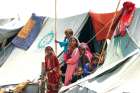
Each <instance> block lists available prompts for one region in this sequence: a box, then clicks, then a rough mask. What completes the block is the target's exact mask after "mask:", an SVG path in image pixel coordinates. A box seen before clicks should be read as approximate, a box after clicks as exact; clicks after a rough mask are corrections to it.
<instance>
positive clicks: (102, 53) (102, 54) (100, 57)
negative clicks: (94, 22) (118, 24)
mask: <svg viewBox="0 0 140 93" xmlns="http://www.w3.org/2000/svg"><path fill="white" fill-rule="evenodd" d="M120 2H121V0H119V2H118V4H117V7H116V10H115V14H114V16H113V18H112V22H111V25H110V27H109V30H108V33H107V36H106V38H107V37H108V36H109V33H110V31H111V28H112V26H113V23H114V20H115V18H116V16H117V10H118V8H119V5H120ZM106 43H107V41H106V40H105V42H104V44H103V48H102V50H101V54H100V56H99V62H101V61H102V58H103V56H104V49H105V46H106Z"/></svg>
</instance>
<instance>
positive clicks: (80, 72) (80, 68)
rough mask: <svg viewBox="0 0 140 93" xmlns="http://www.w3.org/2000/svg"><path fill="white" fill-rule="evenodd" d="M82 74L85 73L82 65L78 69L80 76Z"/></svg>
mask: <svg viewBox="0 0 140 93" xmlns="http://www.w3.org/2000/svg"><path fill="white" fill-rule="evenodd" d="M82 74H83V69H82V67H78V69H77V75H78V76H80V75H82Z"/></svg>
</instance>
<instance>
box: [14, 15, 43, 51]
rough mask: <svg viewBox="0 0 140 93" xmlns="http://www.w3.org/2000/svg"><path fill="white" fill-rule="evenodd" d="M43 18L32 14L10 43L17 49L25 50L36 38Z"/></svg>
mask: <svg viewBox="0 0 140 93" xmlns="http://www.w3.org/2000/svg"><path fill="white" fill-rule="evenodd" d="M43 20H44V17H41V16H36V15H35V14H32V16H31V18H30V19H29V21H28V22H27V23H26V25H25V26H24V27H23V28H22V29H21V31H20V32H19V33H18V35H17V36H16V37H15V38H14V39H13V40H12V43H13V44H14V45H15V46H16V47H19V48H22V49H25V50H27V49H28V48H29V47H30V46H31V45H32V43H33V41H34V40H35V38H36V37H37V35H38V33H39V32H40V30H41V28H42V24H43Z"/></svg>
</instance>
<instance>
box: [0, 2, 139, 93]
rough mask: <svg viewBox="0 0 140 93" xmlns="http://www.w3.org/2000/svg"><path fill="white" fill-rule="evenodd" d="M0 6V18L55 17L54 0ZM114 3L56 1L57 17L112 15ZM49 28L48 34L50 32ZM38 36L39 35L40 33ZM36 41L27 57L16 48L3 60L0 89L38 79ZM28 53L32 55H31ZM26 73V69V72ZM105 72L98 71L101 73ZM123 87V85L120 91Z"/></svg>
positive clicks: (41, 58) (8, 3)
mask: <svg viewBox="0 0 140 93" xmlns="http://www.w3.org/2000/svg"><path fill="white" fill-rule="evenodd" d="M125 1H126V0H122V1H121V4H120V8H121V7H122V3H123V2H125ZM130 1H132V2H134V3H135V4H136V7H139V6H138V3H139V2H138V1H139V0H130ZM0 2H2V3H1V6H0V11H1V15H0V17H10V16H14V15H17V14H19V15H22V16H30V15H31V13H32V12H34V13H36V14H37V15H45V16H49V17H54V15H55V14H54V13H55V0H22V1H21V0H0ZM117 3H118V1H117V0H116V1H114V0H107V1H105V0H102V1H101V0H57V17H58V18H63V17H68V16H74V15H77V14H81V13H85V12H88V11H89V10H92V11H94V12H102V13H105V12H113V11H115V9H116V6H117ZM25 6H26V7H25ZM76 19H78V18H76ZM72 24H73V23H72ZM52 25H53V24H52ZM53 26H54V25H53ZM53 26H52V28H50V29H49V30H52V29H54V28H53ZM43 29H44V28H43ZM41 35H43V33H42V34H41ZM40 38H41V36H40V37H39V38H37V40H36V41H35V42H34V44H33V45H32V47H31V48H32V49H33V50H30V49H29V50H28V53H25V52H24V51H22V50H21V49H18V48H15V49H14V51H13V52H12V54H11V56H10V57H9V59H8V60H7V62H8V63H7V62H6V63H5V64H4V65H3V67H2V68H0V83H1V84H0V85H6V84H12V83H19V82H22V81H24V80H27V79H33V78H34V79H37V78H38V76H39V75H40V70H39V69H40V68H41V63H40V60H44V59H43V57H44V53H43V51H42V52H40V50H36V48H37V47H36V45H37V43H38V40H40ZM59 39H60V38H59ZM30 53H33V54H34V55H32V54H30ZM135 53H137V50H136V52H134V54H135ZM134 54H133V55H134ZM15 55H16V56H15ZM29 55H30V56H29ZM38 55H41V57H40V58H39V59H38V60H35V58H36V57H38ZM23 56H25V57H26V59H24V60H21V59H22V57H23ZM138 56H139V55H136V57H138ZM15 57H16V58H15ZM28 59H30V61H28V63H26V62H27V60H28ZM34 60H35V61H34ZM17 61H20V62H18V63H16V62H17ZM32 61H34V62H32ZM33 63H35V65H36V66H34V67H33ZM135 65H136V64H135ZM15 66H16V67H19V69H18V70H20V71H19V72H18V71H17V68H15ZM36 67H38V68H36ZM28 69H30V72H29V70H28ZM105 69H106V68H105ZM105 69H103V70H101V71H104V70H105ZM134 70H135V69H133V71H134ZM13 72H14V73H13ZM20 72H22V73H20ZM26 72H28V73H26ZM30 73H33V74H30ZM99 73H100V71H99V72H98V71H97V73H95V75H98V74H99ZM14 75H15V76H14ZM12 76H14V77H12ZM25 76H27V77H26V78H19V77H25ZM15 78H16V82H15ZM108 82H109V81H108ZM130 83H131V81H130V82H128V84H130ZM134 83H135V82H134ZM88 84H89V83H88ZM106 84H107V83H106ZM135 84H136V83H135ZM78 86H79V85H78ZM80 86H81V85H80ZM87 86H88V85H87ZM87 86H83V87H84V88H85V87H86V88H85V89H88V88H89V87H87ZM108 86H110V85H108ZM126 86H127V85H126V83H125V84H124V87H126ZM122 88H123V87H121V88H118V90H119V89H120V90H121V89H122ZM89 89H90V88H89ZM124 92H127V91H124Z"/></svg>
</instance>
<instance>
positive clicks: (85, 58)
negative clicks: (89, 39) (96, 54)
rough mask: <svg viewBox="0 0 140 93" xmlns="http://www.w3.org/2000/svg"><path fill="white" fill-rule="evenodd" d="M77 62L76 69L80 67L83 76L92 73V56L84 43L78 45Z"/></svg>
mask: <svg viewBox="0 0 140 93" xmlns="http://www.w3.org/2000/svg"><path fill="white" fill-rule="evenodd" d="M78 48H79V54H80V57H79V61H78V67H82V69H83V74H84V76H87V75H89V74H91V72H92V71H93V69H94V68H93V66H92V64H93V56H92V53H91V52H90V49H89V47H88V45H87V44H86V43H81V44H80V45H79V47H78Z"/></svg>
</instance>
